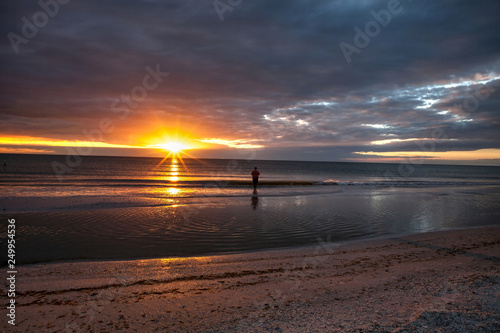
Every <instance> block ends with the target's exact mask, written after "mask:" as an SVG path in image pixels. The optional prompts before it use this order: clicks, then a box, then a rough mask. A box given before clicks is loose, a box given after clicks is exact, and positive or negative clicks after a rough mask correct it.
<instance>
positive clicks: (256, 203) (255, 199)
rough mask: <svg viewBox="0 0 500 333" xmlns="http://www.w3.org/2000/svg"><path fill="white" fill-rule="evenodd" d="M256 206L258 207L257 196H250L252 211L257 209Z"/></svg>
mask: <svg viewBox="0 0 500 333" xmlns="http://www.w3.org/2000/svg"><path fill="white" fill-rule="evenodd" d="M258 205H259V197H258V196H252V207H253V209H257V206H258Z"/></svg>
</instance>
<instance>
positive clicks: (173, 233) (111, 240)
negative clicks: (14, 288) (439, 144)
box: [1, 186, 500, 263]
mask: <svg viewBox="0 0 500 333" xmlns="http://www.w3.org/2000/svg"><path fill="white" fill-rule="evenodd" d="M168 200H170V199H168ZM499 203H500V187H496V186H494V187H492V186H488V187H484V186H483V187H477V186H476V187H473V186H468V187H434V188H421V187H420V188H391V187H375V186H373V187H370V188H367V187H346V188H343V189H342V190H340V191H335V192H329V193H322V194H302V195H291V196H290V195H288V196H279V195H267V192H266V189H261V190H260V191H259V195H258V196H256V195H254V196H252V195H248V194H247V195H246V196H244V197H243V196H241V197H234V196H232V197H196V198H183V199H182V200H180V201H179V202H177V201H165V199H162V198H157V199H154V200H151V201H140V200H137V201H134V202H130V201H127V202H123V203H121V204H120V203H118V204H117V203H113V205H110V203H109V202H108V203H106V202H102V201H101V202H98V201H94V202H87V203H86V204H83V205H80V206H78V205H70V206H68V207H67V208H66V209H61V207H56V208H54V209H47V210H45V211H36V212H29V213H21V212H17V213H10V214H2V215H3V216H2V220H1V221H2V228H4V229H5V228H6V226H5V221H6V218H12V217H14V218H15V219H16V221H17V249H18V252H17V258H18V260H19V261H20V262H21V263H33V262H45V261H53V260H77V259H112V258H141V257H169V256H192V255H203V254H212V253H223V252H240V251H252V250H261V249H268V248H277V247H289V246H299V245H308V244H315V243H318V242H341V241H347V240H354V239H364V238H374V237H384V236H391V235H394V236H395V235H401V234H408V233H416V232H425V231H431V230H442V229H448V228H463V227H475V226H485V225H494V224H498V220H500V219H499V216H500V205H499ZM131 204H132V205H135V207H133V208H130V205H131ZM111 207H115V208H111ZM3 240H5V238H4V239H3ZM2 243H3V241H2ZM2 246H5V245H4V244H2Z"/></svg>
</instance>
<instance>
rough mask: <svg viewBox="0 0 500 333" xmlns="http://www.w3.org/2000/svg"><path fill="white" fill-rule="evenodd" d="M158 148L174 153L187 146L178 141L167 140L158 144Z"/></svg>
mask: <svg viewBox="0 0 500 333" xmlns="http://www.w3.org/2000/svg"><path fill="white" fill-rule="evenodd" d="M159 148H162V149H164V150H166V151H169V152H171V153H174V154H175V153H179V152H181V151H182V150H185V149H189V147H188V146H186V145H185V144H182V143H179V142H167V143H164V144H160V145H159Z"/></svg>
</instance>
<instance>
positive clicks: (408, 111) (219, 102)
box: [0, 0, 500, 160]
mask: <svg viewBox="0 0 500 333" xmlns="http://www.w3.org/2000/svg"><path fill="white" fill-rule="evenodd" d="M401 4H402V8H403V9H404V10H403V11H402V12H401V13H400V14H397V15H393V17H392V19H391V21H390V23H389V24H388V25H387V26H386V27H383V28H382V29H381V31H380V34H378V35H377V36H375V37H373V38H371V40H370V42H369V44H368V45H367V46H366V47H365V48H363V49H362V50H361V52H360V53H359V54H353V55H352V62H351V63H350V64H348V63H347V62H346V60H345V58H344V55H343V54H342V51H341V49H340V47H339V44H340V43H341V42H347V43H354V41H353V38H354V36H355V34H356V32H355V30H354V28H355V27H359V28H360V29H364V28H365V25H366V24H367V23H368V22H370V21H371V20H374V18H373V16H372V14H371V11H372V10H373V11H376V12H378V11H381V10H384V9H386V8H387V1H342V0H339V1H326V0H325V1H314V2H311V1H302V0H294V1H284V0H283V1H272V2H271V1H245V2H242V3H241V4H240V5H239V6H237V7H235V8H234V10H233V11H231V12H226V13H225V18H224V21H223V22H221V21H220V20H219V17H218V15H217V13H216V11H215V9H214V8H213V6H212V3H211V2H210V1H208V2H200V1H181V0H178V1H173V0H172V1H159V0H157V1H150V2H148V1H137V0H123V1H120V5H119V6H117V5H116V4H114V3H113V2H110V1H93V2H76V1H72V2H69V3H68V4H67V5H64V6H61V8H60V10H59V13H58V14H57V15H56V16H55V17H53V18H51V19H50V21H49V22H48V23H47V25H45V26H43V27H41V28H40V29H39V31H38V34H37V35H36V36H35V37H33V38H30V39H29V41H28V43H26V44H22V45H20V46H19V49H20V51H19V53H17V54H16V53H15V52H14V51H13V49H12V46H11V45H10V43H9V40H8V39H7V38H3V39H1V41H0V74H1V75H0V134H1V136H15V135H19V133H22V134H23V135H26V136H32V137H41V138H45V139H46V140H56V141H57V140H58V141H63V140H68V141H86V140H87V141H88V140H89V139H88V138H87V137H86V136H85V134H84V133H86V132H87V133H88V132H89V131H93V130H96V129H99V124H100V122H101V121H102V120H103V119H110V120H111V121H112V122H113V124H114V125H115V130H114V131H112V132H110V133H106V135H104V137H103V140H104V141H105V142H106V143H109V144H110V145H123V146H137V145H138V142H137V138H138V137H141V136H143V135H146V134H147V133H149V132H152V131H154V130H155V128H157V127H158V126H164V127H174V126H178V127H182V128H187V129H189V130H192V131H193V133H195V134H196V135H197V136H198V138H199V139H203V138H217V139H219V140H222V141H220V142H226V144H225V145H226V146H228V147H231V145H234V146H239V148H242V147H243V145H244V144H248V145H250V146H252V145H257V146H260V145H262V146H265V147H261V148H262V149H259V153H258V156H291V157H293V159H314V160H332V159H334V160H342V159H348V158H354V157H355V154H354V152H356V151H381V152H383V151H387V152H390V151H396V150H394V149H398V148H407V149H410V150H418V147H417V146H416V145H415V143H414V142H412V140H413V139H426V138H427V139H431V138H433V133H434V134H435V133H436V131H437V130H439V131H441V132H443V133H445V135H446V137H447V139H448V140H441V141H439V144H436V147H435V149H436V151H445V150H450V149H453V150H470V151H475V150H479V149H490V148H499V146H500V143H499V141H498V139H497V137H498V132H499V130H500V114H499V112H500V111H499V110H500V93H499V90H500V89H499V87H500V85H499V82H500V60H499V59H500V57H499V54H500V36H499V35H498V33H497V31H498V30H499V28H500V22H499V21H498V19H497V15H496V13H498V12H500V3H496V2H492V1H486V0H480V1H475V2H474V3H472V2H470V1H466V0H457V1H453V2H435V1H430V0H426V1H417V2H415V1H412V2H409V1H404V0H402V1H401ZM39 10H40V7H39V6H38V4H37V3H36V2H31V1H16V2H4V3H2V4H0V13H1V14H0V18H1V20H0V22H1V23H0V31H1V34H2V35H3V36H7V34H8V33H9V32H15V33H17V34H22V25H23V21H22V20H21V19H22V18H23V17H27V18H28V19H31V18H32V16H33V14H34V13H36V12H37V11H39ZM157 64H159V65H160V67H161V68H162V70H163V71H166V72H169V73H170V75H169V76H168V77H167V78H165V80H164V81H163V82H161V84H159V85H158V87H156V88H155V89H152V90H151V91H148V92H147V97H146V98H144V99H143V100H141V101H135V102H133V103H132V102H131V104H132V105H133V106H129V110H128V111H129V112H128V114H127V117H125V118H124V119H122V117H120V116H121V115H122V114H120V113H117V112H114V110H113V107H112V105H113V103H114V102H116V101H120V100H122V99H123V98H125V99H127V98H128V101H130V98H131V95H132V92H133V89H134V88H135V87H137V86H138V85H139V86H140V85H141V84H143V79H144V76H145V75H146V74H147V71H146V69H145V68H146V67H147V66H151V67H155V66H156V65H157ZM124 96H125V97H124ZM239 140H241V141H239ZM252 140H259V141H252ZM387 140H391V141H387ZM238 142H240V143H238ZM255 142H257V143H255ZM374 142H386V144H384V145H376V144H374ZM375 146H376V147H375ZM279 149H283V153H277V151H278V150H279ZM289 149H290V150H289ZM294 150H295V153H294V152H293V151H294ZM131 151H132V150H131ZM134 152H136V151H135V150H134ZM271 152H273V153H271ZM214 154H215V153H214ZM216 154H219V152H218V153H216ZM217 156H218V155H214V156H213V157H217ZM236 157H237V156H236Z"/></svg>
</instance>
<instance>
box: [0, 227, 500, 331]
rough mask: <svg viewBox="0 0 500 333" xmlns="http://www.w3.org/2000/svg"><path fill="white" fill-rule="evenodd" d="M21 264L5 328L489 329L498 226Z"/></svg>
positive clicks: (498, 271) (494, 304) (495, 294)
mask: <svg viewBox="0 0 500 333" xmlns="http://www.w3.org/2000/svg"><path fill="white" fill-rule="evenodd" d="M323 241H325V242H319V243H318V244H317V245H315V246H310V247H306V248H296V249H287V250H275V251H265V252H254V253H245V254H235V255H222V256H207V257H192V258H177V259H176V258H173V259H148V260H130V261H94V262H68V263H52V264H38V265H30V266H21V267H18V274H17V279H18V281H17V292H18V295H17V298H16V301H17V308H16V311H17V318H16V319H17V321H16V323H17V325H16V326H15V327H12V326H10V325H8V324H7V320H6V319H5V316H4V319H3V320H2V323H1V324H0V328H1V330H2V331H9V332H47V331H50V332H83V331H95V332H109V331H115V330H119V329H121V330H124V331H131V332H154V331H158V332H263V331H264V332H265V331H272V332H336V331H339V332H350V331H351V332H353V331H363V332H364V331H377V332H429V331H442V332H456V331H464V332H495V331H499V330H500V310H499V309H500V304H499V296H500V286H499V282H500V266H499V264H500V258H499V257H500V227H484V228H476V229H463V230H450V231H440V232H434V233H424V234H415V235H410V236H402V237H396V238H388V239H380V240H372V241H360V242H351V243H344V244H338V243H328V242H326V240H323Z"/></svg>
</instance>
